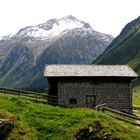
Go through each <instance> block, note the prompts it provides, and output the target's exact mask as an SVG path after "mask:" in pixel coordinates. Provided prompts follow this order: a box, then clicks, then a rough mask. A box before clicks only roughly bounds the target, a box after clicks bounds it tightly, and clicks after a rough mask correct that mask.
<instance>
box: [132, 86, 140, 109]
mask: <svg viewBox="0 0 140 140" xmlns="http://www.w3.org/2000/svg"><path fill="white" fill-rule="evenodd" d="M133 106H135V107H138V108H139V109H140V86H136V87H134V89H133Z"/></svg>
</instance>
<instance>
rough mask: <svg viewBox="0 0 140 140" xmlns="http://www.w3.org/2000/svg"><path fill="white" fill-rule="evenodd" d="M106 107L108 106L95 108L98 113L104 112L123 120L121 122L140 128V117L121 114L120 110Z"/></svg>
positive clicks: (103, 105) (102, 105)
mask: <svg viewBox="0 0 140 140" xmlns="http://www.w3.org/2000/svg"><path fill="white" fill-rule="evenodd" d="M105 105H106V104H101V105H98V106H96V107H95V109H96V110H97V111H102V112H104V113H106V114H107V115H109V116H111V117H113V118H115V119H118V120H121V121H124V122H127V123H130V124H133V125H135V126H139V127H140V117H139V116H137V115H134V114H128V113H125V112H121V111H118V110H114V109H111V108H108V107H106V106H105ZM138 122H139V123H138Z"/></svg>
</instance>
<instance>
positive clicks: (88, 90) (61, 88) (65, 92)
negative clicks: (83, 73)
mask: <svg viewBox="0 0 140 140" xmlns="http://www.w3.org/2000/svg"><path fill="white" fill-rule="evenodd" d="M93 90H94V88H93V83H92V80H91V79H82V80H81V79H69V80H64V81H60V82H59V84H58V99H59V100H58V104H59V105H62V106H69V107H74V106H75V107H86V96H87V95H93V94H94V91H93ZM70 99H76V102H77V103H76V104H70Z"/></svg>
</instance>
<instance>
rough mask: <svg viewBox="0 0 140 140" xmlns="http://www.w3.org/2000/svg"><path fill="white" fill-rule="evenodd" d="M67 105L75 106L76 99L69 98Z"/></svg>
mask: <svg viewBox="0 0 140 140" xmlns="http://www.w3.org/2000/svg"><path fill="white" fill-rule="evenodd" d="M69 103H70V104H73V105H75V104H77V99H73V98H71V99H69Z"/></svg>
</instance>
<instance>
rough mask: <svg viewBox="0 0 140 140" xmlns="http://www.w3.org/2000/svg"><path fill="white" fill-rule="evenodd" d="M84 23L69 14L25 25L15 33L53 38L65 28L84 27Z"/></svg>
mask: <svg viewBox="0 0 140 140" xmlns="http://www.w3.org/2000/svg"><path fill="white" fill-rule="evenodd" d="M85 24H87V23H85V22H83V21H80V20H78V19H76V18H75V17H73V16H71V15H69V16H67V17H63V18H60V19H51V20H49V21H47V22H45V23H43V24H39V25H35V26H30V27H26V28H25V29H21V30H20V31H19V32H18V33H17V35H19V36H30V37H35V38H53V37H55V36H58V35H59V34H61V33H62V32H64V31H66V30H72V29H75V28H84V27H85V26H84V25H85ZM89 27H90V26H89Z"/></svg>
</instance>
